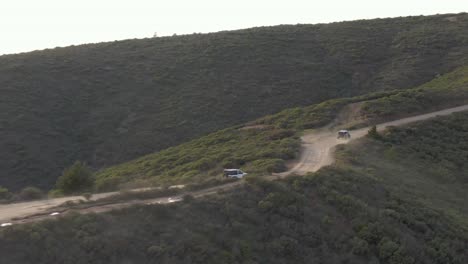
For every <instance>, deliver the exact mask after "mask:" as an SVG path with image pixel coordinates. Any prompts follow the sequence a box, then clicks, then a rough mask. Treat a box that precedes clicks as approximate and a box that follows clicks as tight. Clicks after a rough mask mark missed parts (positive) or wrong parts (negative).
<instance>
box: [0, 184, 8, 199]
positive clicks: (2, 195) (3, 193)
mask: <svg viewBox="0 0 468 264" xmlns="http://www.w3.org/2000/svg"><path fill="white" fill-rule="evenodd" d="M10 198H11V193H10V192H9V191H8V189H7V188H3V187H2V186H0V200H8V199H10Z"/></svg>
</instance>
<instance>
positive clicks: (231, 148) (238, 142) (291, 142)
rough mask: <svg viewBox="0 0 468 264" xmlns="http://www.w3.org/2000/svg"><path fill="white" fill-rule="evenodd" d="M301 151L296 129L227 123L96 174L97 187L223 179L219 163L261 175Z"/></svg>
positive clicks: (281, 166)
mask: <svg viewBox="0 0 468 264" xmlns="http://www.w3.org/2000/svg"><path fill="white" fill-rule="evenodd" d="M298 152H299V138H298V137H297V136H296V131H294V130H286V129H275V128H273V127H265V128H248V127H247V128H240V129H239V128H231V129H226V130H222V131H219V132H216V133H213V134H210V135H208V136H205V137H202V138H200V139H196V140H193V141H191V142H189V143H185V144H182V145H180V146H177V147H173V148H169V149H166V150H163V151H160V152H158V153H155V154H151V155H147V156H144V157H142V158H139V159H137V160H134V161H131V162H127V163H123V164H121V165H118V166H115V167H111V168H108V169H105V170H103V171H100V172H98V173H97V174H96V189H97V190H100V191H102V190H109V189H113V188H116V187H117V186H118V185H119V184H123V183H135V182H140V183H141V184H145V185H147V184H153V185H154V184H157V185H168V184H175V183H200V182H204V181H207V180H210V179H216V178H218V179H221V178H222V169H223V168H230V167H232V168H236V167H241V168H245V169H246V170H247V171H248V172H249V173H254V174H265V173H270V172H279V171H283V170H285V165H284V161H285V160H289V159H293V158H295V157H296V155H297V154H298Z"/></svg>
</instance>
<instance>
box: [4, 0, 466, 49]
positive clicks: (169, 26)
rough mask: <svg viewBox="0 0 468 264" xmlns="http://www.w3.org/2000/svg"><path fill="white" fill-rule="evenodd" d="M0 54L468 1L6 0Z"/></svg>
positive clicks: (414, 11)
mask: <svg viewBox="0 0 468 264" xmlns="http://www.w3.org/2000/svg"><path fill="white" fill-rule="evenodd" d="M0 1H1V2H0V3H1V5H0V33H1V35H2V36H1V39H0V54H10V53H19V52H26V51H32V50H37V49H45V48H54V47H63V46H69V45H78V44H84V43H96V42H103V41H113V40H121V39H133V38H147V37H152V36H153V35H154V33H156V34H157V35H158V36H168V35H173V34H179V35H180V34H191V33H194V32H197V33H207V32H216V31H221V30H234V29H241V28H249V27H256V26H270V25H279V24H298V23H300V24H315V23H328V22H337V21H348V20H356V19H371V18H385V17H398V16H409V15H431V14H444V13H460V12H468V1H467V0H391V1H390V0H385V1H384V0H323V1H316V0H287V1H285V0H282V1H277V0H268V1H267V0H230V1H225V0H184V1H182V0H165V1H161V0H127V1H123V0H74V1H70V0H40V1H39V0H0Z"/></svg>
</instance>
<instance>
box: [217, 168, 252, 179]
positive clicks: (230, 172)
mask: <svg viewBox="0 0 468 264" xmlns="http://www.w3.org/2000/svg"><path fill="white" fill-rule="evenodd" d="M223 175H224V177H226V178H234V179H241V178H242V177H244V176H245V175H247V173H245V172H243V171H241V170H239V169H224V171H223Z"/></svg>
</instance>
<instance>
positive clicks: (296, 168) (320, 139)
mask: <svg viewBox="0 0 468 264" xmlns="http://www.w3.org/2000/svg"><path fill="white" fill-rule="evenodd" d="M467 110H468V105H464V106H459V107H454V108H449V109H445V110H441V111H437V112H432V113H429V114H423V115H417V116H413V117H408V118H403V119H399V120H396V121H392V122H386V123H382V124H379V125H377V129H378V130H382V129H384V128H385V127H388V126H398V125H404V124H408V123H412V122H415V121H420V120H424V119H428V118H432V117H436V116H444V115H449V114H452V113H455V112H461V111H467ZM368 130H369V127H366V128H362V129H358V130H352V131H350V133H351V135H352V139H351V140H353V139H356V138H360V137H363V136H365V135H366V133H367V131H368ZM301 139H302V151H301V155H300V159H299V161H297V162H296V164H295V165H293V166H292V168H291V169H290V170H288V171H287V172H284V173H278V174H274V176H277V177H286V176H288V175H291V174H296V175H304V174H306V173H308V172H315V171H317V170H319V169H320V168H322V167H323V166H327V165H331V164H332V163H333V155H332V152H333V149H334V147H335V146H336V145H338V144H346V143H348V142H349V140H339V139H337V138H336V131H331V130H325V129H324V130H321V131H315V132H313V133H309V134H306V135H304V136H302V138H301ZM241 183H242V181H238V182H234V183H228V184H225V185H220V186H216V187H211V188H207V189H204V190H200V191H197V192H192V193H190V194H191V195H193V196H194V197H195V198H197V197H202V196H206V195H211V194H213V193H216V192H218V191H220V190H223V189H229V188H233V187H235V186H238V185H239V184H241ZM146 189H147V188H146ZM141 190H143V189H141ZM141 190H140V191H141ZM136 191H138V190H136ZM116 194H118V192H110V193H101V194H95V195H93V196H92V197H91V200H98V199H102V198H105V197H109V196H112V195H116ZM77 200H84V198H83V197H82V196H72V197H63V198H56V199H48V200H40V201H32V202H23V203H15V204H6V205H0V224H2V223H11V224H21V223H27V222H35V221H40V220H43V219H48V218H53V217H56V215H50V210H51V209H52V208H54V207H57V206H59V205H60V204H63V203H65V202H68V201H77ZM179 200H180V197H177V196H176V197H163V198H155V199H148V200H133V201H127V202H120V203H114V204H107V205H99V206H94V207H89V208H86V209H82V210H79V212H81V213H89V212H94V213H100V212H105V211H110V210H113V209H117V208H124V207H129V206H132V205H136V204H166V203H172V202H177V201H179Z"/></svg>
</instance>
